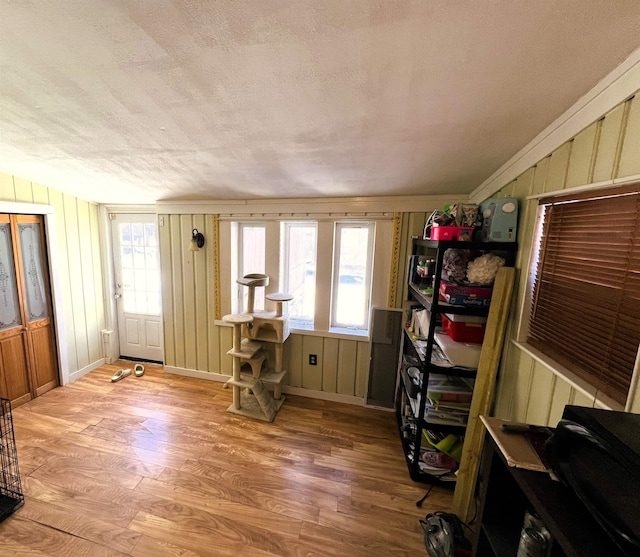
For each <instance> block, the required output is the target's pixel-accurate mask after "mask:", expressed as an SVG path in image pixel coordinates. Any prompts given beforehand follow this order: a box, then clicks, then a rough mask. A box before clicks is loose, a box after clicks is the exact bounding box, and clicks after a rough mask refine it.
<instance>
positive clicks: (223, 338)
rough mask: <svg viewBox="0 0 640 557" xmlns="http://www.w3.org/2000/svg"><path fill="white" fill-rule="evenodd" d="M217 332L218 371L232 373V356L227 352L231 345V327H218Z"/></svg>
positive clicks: (224, 373)
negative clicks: (218, 347)
mask: <svg viewBox="0 0 640 557" xmlns="http://www.w3.org/2000/svg"><path fill="white" fill-rule="evenodd" d="M218 333H219V339H220V340H219V341H218V343H219V346H220V352H219V363H218V366H219V373H222V374H223V375H233V358H232V357H231V356H229V354H227V352H228V351H229V350H231V347H232V346H233V327H218Z"/></svg>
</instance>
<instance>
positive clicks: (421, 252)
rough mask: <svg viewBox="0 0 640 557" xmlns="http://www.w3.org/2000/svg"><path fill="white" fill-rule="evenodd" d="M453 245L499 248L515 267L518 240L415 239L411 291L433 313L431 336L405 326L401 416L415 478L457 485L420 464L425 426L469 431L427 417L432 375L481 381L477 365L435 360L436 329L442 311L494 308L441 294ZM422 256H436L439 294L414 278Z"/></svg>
mask: <svg viewBox="0 0 640 557" xmlns="http://www.w3.org/2000/svg"><path fill="white" fill-rule="evenodd" d="M449 248H452V249H467V250H473V251H478V252H484V253H487V252H492V253H497V254H498V255H500V256H502V257H504V258H505V264H506V265H508V266H513V264H514V261H515V254H516V250H517V244H516V243H501V242H464V241H462V242H461V241H437V240H421V239H414V240H413V249H412V255H411V259H410V267H409V272H408V279H407V280H408V283H409V284H408V291H409V296H410V298H411V301H412V302H414V303H415V306H419V307H422V308H424V309H425V310H426V311H428V312H429V313H430V319H429V332H428V335H427V336H426V338H424V339H416V338H415V337H414V335H413V333H412V332H410V331H408V330H407V329H406V328H405V330H404V335H403V343H402V350H401V352H402V354H401V362H400V365H399V371H398V373H399V377H398V382H397V385H398V388H397V392H396V418H397V422H398V428H399V431H400V438H401V440H402V445H403V449H404V455H405V459H406V461H407V467H408V470H409V475H410V477H411V478H412V479H413V480H415V481H420V482H427V483H432V484H441V485H449V486H454V485H455V475H454V474H453V473H451V474H445V475H434V474H431V473H429V472H426V471H423V470H421V469H420V464H419V460H420V454H421V449H422V447H423V446H424V443H428V441H427V440H426V439H425V437H424V432H425V431H430V432H438V433H439V434H448V433H453V434H455V435H458V436H460V437H461V438H462V437H463V436H464V433H465V430H466V423H460V424H453V423H443V422H442V421H440V420H434V419H433V418H431V419H430V418H429V417H428V416H425V411H426V407H427V389H428V385H429V377H430V376H431V375H433V374H440V375H446V376H449V377H454V378H463V379H467V380H475V377H476V373H477V370H476V369H469V368H462V367H445V366H442V365H438V364H437V363H434V362H432V355H433V352H434V344H435V342H436V341H435V333H436V332H437V330H438V329H437V328H438V319H439V316H440V315H441V314H443V313H448V314H454V315H470V316H487V315H488V314H489V307H476V306H459V305H452V304H448V303H446V302H443V301H441V300H440V299H439V296H438V292H439V290H440V283H441V272H442V268H443V259H444V253H445V251H446V250H447V249H449ZM416 256H425V257H429V258H432V259H434V260H435V274H434V278H433V282H432V284H431V289H432V292H433V294H429V293H425V289H424V288H422V285H420V284H417V283H414V282H412V277H413V276H414V273H413V264H414V263H415V260H416ZM418 340H421V341H422V342H423V343H426V344H424V351H423V353H421V352H422V351H421V350H419V349H418V347H417V341H418ZM409 367H416V368H418V369H419V370H420V375H421V378H422V381H421V386H418V387H417V386H416V385H415V384H414V383H413V382H412V381H411V378H409V377H408V374H407V371H406V370H407V368H409ZM416 391H417V392H416ZM418 393H419V396H418Z"/></svg>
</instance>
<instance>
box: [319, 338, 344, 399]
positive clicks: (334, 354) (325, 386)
mask: <svg viewBox="0 0 640 557" xmlns="http://www.w3.org/2000/svg"><path fill="white" fill-rule="evenodd" d="M339 349H340V342H339V341H338V339H336V338H325V339H324V345H323V348H322V364H323V365H322V390H323V391H326V392H328V393H335V392H337V390H338V351H339Z"/></svg>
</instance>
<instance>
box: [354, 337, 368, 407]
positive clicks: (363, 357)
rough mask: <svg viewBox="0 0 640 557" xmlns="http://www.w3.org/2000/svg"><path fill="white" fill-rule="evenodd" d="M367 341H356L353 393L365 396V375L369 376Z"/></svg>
mask: <svg viewBox="0 0 640 557" xmlns="http://www.w3.org/2000/svg"><path fill="white" fill-rule="evenodd" d="M369 346H370V345H369V343H368V342H358V343H357V360H356V385H355V393H354V394H355V395H356V396H359V397H365V396H366V394H367V377H368V376H369V354H370V349H369Z"/></svg>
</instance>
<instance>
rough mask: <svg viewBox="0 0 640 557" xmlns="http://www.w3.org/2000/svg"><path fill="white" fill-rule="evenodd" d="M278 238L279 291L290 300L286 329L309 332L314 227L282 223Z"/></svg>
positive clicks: (312, 308) (313, 292) (312, 311)
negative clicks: (279, 243)
mask: <svg viewBox="0 0 640 557" xmlns="http://www.w3.org/2000/svg"><path fill="white" fill-rule="evenodd" d="M280 236H281V240H282V241H281V250H280V253H281V257H280V259H281V262H282V265H281V276H282V281H281V283H282V287H283V291H284V292H286V293H288V294H291V295H292V296H293V300H291V302H289V304H288V314H289V323H290V326H291V327H293V328H298V329H313V320H314V314H315V299H316V251H317V236H318V225H317V223H315V222H283V223H281V233H280Z"/></svg>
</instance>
